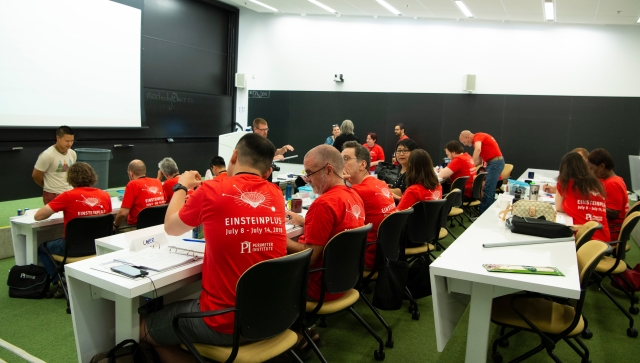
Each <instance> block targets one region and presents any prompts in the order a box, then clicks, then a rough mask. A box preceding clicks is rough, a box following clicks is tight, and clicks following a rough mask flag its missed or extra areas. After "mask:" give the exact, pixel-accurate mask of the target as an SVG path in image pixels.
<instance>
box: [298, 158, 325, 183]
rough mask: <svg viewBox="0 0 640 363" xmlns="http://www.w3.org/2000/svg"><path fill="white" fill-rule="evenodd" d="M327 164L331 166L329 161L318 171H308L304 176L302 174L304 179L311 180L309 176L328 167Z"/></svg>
mask: <svg viewBox="0 0 640 363" xmlns="http://www.w3.org/2000/svg"><path fill="white" fill-rule="evenodd" d="M327 166H329V163H327V165H325V166H323V167H322V168H320V169H318V170H316V171H313V172H311V173H307V172H305V175H303V176H302V179H304V180H305V181H306V182H309V178H311V176H312V175H313V174H315V173H317V172H319V171H320V170H322V169H324V168H326V167H327Z"/></svg>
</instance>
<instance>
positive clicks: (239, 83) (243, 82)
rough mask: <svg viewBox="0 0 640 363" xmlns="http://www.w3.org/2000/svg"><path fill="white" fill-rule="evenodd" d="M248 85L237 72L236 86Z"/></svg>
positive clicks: (245, 79) (243, 77)
mask: <svg viewBox="0 0 640 363" xmlns="http://www.w3.org/2000/svg"><path fill="white" fill-rule="evenodd" d="M474 77H475V76H474ZM474 79H475V78H474ZM474 84H475V81H474ZM246 86H247V77H246V75H245V74H244V73H236V87H238V88H245V87H246Z"/></svg>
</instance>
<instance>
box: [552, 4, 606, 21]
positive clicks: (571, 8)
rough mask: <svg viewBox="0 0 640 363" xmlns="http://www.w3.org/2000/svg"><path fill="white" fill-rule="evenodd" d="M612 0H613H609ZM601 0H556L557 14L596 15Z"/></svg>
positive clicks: (558, 15)
mask: <svg viewBox="0 0 640 363" xmlns="http://www.w3.org/2000/svg"><path fill="white" fill-rule="evenodd" d="M607 1H611V0H607ZM601 2H602V1H601V0H561V1H560V0H556V16H557V17H558V18H560V15H561V14H572V15H594V16H595V15H596V10H598V4H600V3H601Z"/></svg>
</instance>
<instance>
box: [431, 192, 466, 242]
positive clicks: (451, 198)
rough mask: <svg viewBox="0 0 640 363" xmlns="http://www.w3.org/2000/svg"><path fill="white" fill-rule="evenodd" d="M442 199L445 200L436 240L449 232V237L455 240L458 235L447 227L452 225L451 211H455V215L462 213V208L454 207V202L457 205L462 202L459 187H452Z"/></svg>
mask: <svg viewBox="0 0 640 363" xmlns="http://www.w3.org/2000/svg"><path fill="white" fill-rule="evenodd" d="M444 200H446V201H447V202H446V204H445V205H444V208H442V213H443V216H442V219H441V226H440V236H439V238H438V240H441V239H444V238H445V237H447V236H448V235H449V234H450V235H451V237H453V240H454V241H455V240H456V239H457V238H458V237H457V236H456V235H455V234H453V232H452V231H451V230H450V229H449V227H453V218H454V217H453V216H452V213H455V215H460V214H462V213H463V212H462V209H460V208H456V204H457V203H458V205H461V204H462V192H461V191H460V189H452V190H451V191H450V192H449V193H448V194H447V195H445V196H444ZM454 208H456V209H457V210H458V211H459V214H458V212H457V211H454ZM448 221H451V225H450V226H449V227H447V222H448ZM437 250H438V248H437V247H436V251H437Z"/></svg>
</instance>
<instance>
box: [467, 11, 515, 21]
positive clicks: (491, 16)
mask: <svg viewBox="0 0 640 363" xmlns="http://www.w3.org/2000/svg"><path fill="white" fill-rule="evenodd" d="M473 15H475V17H476V19H479V20H510V19H509V15H508V14H507V13H505V12H501V13H473Z"/></svg>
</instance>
